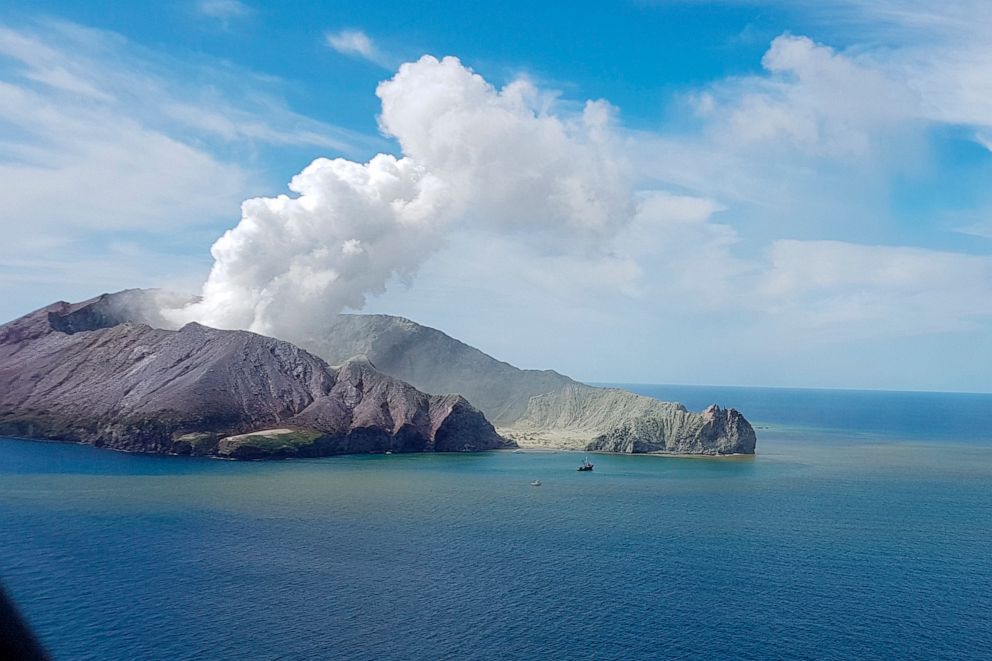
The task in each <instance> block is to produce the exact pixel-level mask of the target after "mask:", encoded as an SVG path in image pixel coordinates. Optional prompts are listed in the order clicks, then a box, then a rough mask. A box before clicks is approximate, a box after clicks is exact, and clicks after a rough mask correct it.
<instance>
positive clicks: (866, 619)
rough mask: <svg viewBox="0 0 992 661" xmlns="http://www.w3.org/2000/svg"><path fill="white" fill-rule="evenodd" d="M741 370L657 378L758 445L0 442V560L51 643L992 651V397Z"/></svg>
mask: <svg viewBox="0 0 992 661" xmlns="http://www.w3.org/2000/svg"><path fill="white" fill-rule="evenodd" d="M642 388H667V389H669V390H668V391H667V392H671V389H672V388H674V387H672V386H644V387H642ZM689 390H690V391H691V390H692V389H689ZM737 390H738V391H740V392H736V393H733V392H731V393H728V392H705V391H699V392H688V393H687V392H683V393H681V394H677V395H669V396H670V397H674V398H676V399H681V400H682V401H684V402H685V403H686V404H687V405H689V406H690V407H692V408H701V406H703V405H705V404H706V403H708V401H706V400H712V401H721V402H724V401H725V402H727V403H728V404H731V405H738V406H741V407H742V408H744V410H745V411H748V409H747V408H745V407H744V404H742V403H738V402H735V401H730V400H733V399H734V398H735V397H736V398H737V399H744V400H746V398H747V397H751V398H752V399H753V401H754V402H763V404H762V405H761V407H763V408H761V407H758V408H759V409H760V412H761V415H753V414H752V417H753V418H754V419H755V420H756V421H758V422H759V423H760V424H763V425H765V426H767V427H769V428H768V429H763V430H761V431H759V434H760V435H759V446H758V447H759V455H758V456H757V457H754V458H743V459H722V460H720V459H685V458H665V457H626V456H602V455H600V456H596V457H595V463H596V471H595V472H593V473H591V474H587V473H578V472H576V471H575V466H576V465H577V464H578V463H579V461H580V459H581V455H575V454H571V453H555V454H552V453H511V452H493V453H483V454H476V455H402V456H401V455H392V456H388V457H387V456H362V457H336V458H329V459H320V460H300V461H285V462H276V463H236V462H222V461H211V460H205V459H188V458H169V457H146V456H132V455H123V454H117V453H113V452H107V451H102V450H96V449H93V448H88V447H79V446H70V445H60V444H50V443H35V442H28V441H17V440H10V439H6V440H0V576H2V577H3V579H4V581H5V583H6V586H7V588H8V589H9V590H10V592H11V593H12V594H13V596H14V597H15V599H16V600H17V601H18V603H19V604H20V605H21V607H22V609H23V610H24V611H25V613H26V614H27V616H28V618H29V619H30V621H31V623H32V624H33V625H34V626H35V628H36V629H37V630H38V632H39V634H40V636H41V637H42V638H43V640H44V642H45V644H46V645H47V646H48V647H49V649H50V650H51V651H52V652H53V653H54V655H55V656H56V658H61V659H115V658H120V659H133V658H159V659H192V658H214V659H235V658H259V659H267V658H286V659H294V658H363V659H387V658H396V659H399V658H404V659H406V658H425V659H437V658H520V659H532V658H573V659H582V658H590V659H592V658H595V659H651V658H752V659H768V658H826V659H846V658H863V657H884V658H974V659H987V658H990V657H992V615H990V613H992V552H990V549H992V439H989V438H987V437H983V436H982V435H981V432H982V431H983V430H987V429H989V428H990V427H992V424H990V423H992V420H990V416H992V396H965V395H962V396H948V395H933V396H932V398H930V399H928V397H927V396H925V395H922V396H920V397H922V398H923V399H922V400H919V401H922V402H923V405H925V406H928V407H930V410H938V409H939V410H942V411H945V412H953V415H951V414H950V413H949V414H948V415H947V416H943V417H936V416H931V417H932V420H926V419H924V420H923V421H922V422H920V423H917V424H914V425H909V424H908V423H907V422H906V419H905V416H906V411H907V406H906V403H905V399H904V398H905V396H904V395H896V394H889V396H888V397H885V396H881V397H880V396H879V395H878V394H877V393H863V394H862V395H863V396H860V395H858V394H857V393H829V392H819V391H782V392H778V393H777V396H780V397H783V398H784V401H785V402H786V403H783V402H782V401H779V400H776V393H772V394H771V395H768V394H767V393H765V394H762V392H761V391H750V390H749V389H737ZM789 393H791V394H789ZM687 394H688V395H689V396H687ZM714 395H716V397H714ZM719 395H723V397H719ZM727 395H729V396H730V399H729V400H728V397H727ZM914 396H915V395H914ZM693 397H695V398H697V399H699V400H700V401H702V402H703V403H702V404H700V403H699V402H697V401H696V399H693ZM836 398H840V399H841V401H840V402H839V401H837V399H836ZM976 398H977V399H976ZM851 400H853V401H854V402H855V405H854V406H850V405H849V406H847V407H845V406H842V405H841V404H842V402H843V401H851ZM797 401H798V402H799V404H800V405H802V406H806V407H807V409H806V410H799V408H798V407H799V405H797V404H796V402H797ZM788 402H792V404H788ZM886 406H888V409H887V410H888V411H889V416H890V422H891V424H889V425H888V426H886V425H884V424H882V423H879V426H880V427H881V429H872V428H871V424H866V422H865V420H866V418H865V417H864V416H866V415H869V416H874V418H871V419H875V420H879V419H880V420H882V421H883V422H884V418H885V415H884V414H883V413H879V407H882V409H885V407H886ZM776 407H778V408H776ZM844 410H850V411H851V414H850V417H849V418H845V417H843V416H840V417H838V416H837V415H828V413H826V412H829V411H841V412H843V411H844ZM797 417H798V418H799V419H798V420H797ZM962 417H964V420H962V419H961V418H962ZM821 418H822V419H825V420H828V421H830V422H831V424H830V425H825V424H823V422H822V420H821ZM945 418H946V420H947V422H946V424H944V423H942V422H941V420H944V419H945ZM872 424H875V423H872ZM845 426H846V428H845ZM924 426H927V427H929V431H927V430H926V429H924V428H923V427H924ZM865 427H868V429H865ZM904 428H905V429H904ZM969 429H970V430H972V431H971V432H968V430H969ZM533 479H540V480H542V482H543V486H541V487H531V486H530V485H529V483H530V481H531V480H533Z"/></svg>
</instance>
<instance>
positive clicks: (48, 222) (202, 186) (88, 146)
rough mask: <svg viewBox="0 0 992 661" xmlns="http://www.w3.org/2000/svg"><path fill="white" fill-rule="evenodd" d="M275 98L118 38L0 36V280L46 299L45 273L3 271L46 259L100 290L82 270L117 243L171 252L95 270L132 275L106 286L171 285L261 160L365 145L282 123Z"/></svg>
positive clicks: (35, 29) (46, 26)
mask: <svg viewBox="0 0 992 661" xmlns="http://www.w3.org/2000/svg"><path fill="white" fill-rule="evenodd" d="M175 70H181V71H183V76H182V78H179V77H177V76H175V75H174V74H173V73H172V72H173V71H175ZM275 85H276V83H266V82H264V81H260V80H257V79H255V78H253V77H252V76H251V75H249V74H246V73H245V72H239V71H234V70H231V69H229V68H220V69H210V68H204V67H196V66H193V65H192V64H190V63H182V66H180V63H177V62H176V61H174V60H172V59H169V58H165V57H164V56H162V55H160V54H157V53H154V52H151V51H147V50H144V49H142V48H140V47H137V46H135V45H133V44H130V43H129V42H127V41H126V40H125V39H123V38H122V37H120V36H119V35H116V34H113V33H108V32H103V31H98V30H91V29H88V28H83V27H80V26H78V25H74V24H69V23H42V24H37V25H34V26H32V27H22V28H18V29H14V28H11V27H5V26H3V25H0V144H2V147H0V181H2V182H3V184H2V187H3V191H4V213H3V214H2V215H0V231H2V232H3V235H4V241H3V244H2V245H0V269H7V270H8V271H10V272H12V273H17V277H18V278H20V279H21V281H23V280H24V279H25V278H27V279H29V280H30V281H31V282H34V283H35V285H36V286H37V288H38V289H39V290H41V291H45V292H50V291H54V287H53V286H52V283H51V282H50V279H49V278H47V276H46V272H45V270H44V269H31V268H20V267H15V266H14V265H15V264H21V263H22V262H20V261H19V260H21V259H23V258H24V257H25V256H26V255H45V258H46V259H55V260H59V261H61V262H62V263H64V264H67V265H70V266H71V265H73V264H76V265H78V267H79V269H78V272H79V273H80V274H81V275H80V277H79V279H77V282H78V281H79V280H83V279H85V280H87V281H90V282H92V283H93V286H94V287H96V286H99V287H101V288H113V286H112V287H106V286H105V284H106V283H107V282H108V278H107V277H104V276H103V275H100V274H98V273H94V272H93V271H92V269H91V268H90V267H91V266H92V264H93V263H94V262H95V261H98V260H99V258H98V257H97V256H102V255H105V243H104V242H105V241H107V240H108V238H109V240H115V238H116V239H119V237H120V235H122V234H126V235H127V236H128V238H129V240H134V241H138V242H146V243H148V242H151V243H155V244H156V245H158V246H159V248H160V249H163V247H162V246H163V244H164V243H168V244H169V245H171V246H172V247H173V249H174V252H173V254H171V255H170V256H169V259H162V260H154V259H148V258H147V257H144V256H137V255H136V254H133V253H131V254H117V255H114V256H113V257H108V259H113V260H115V261H117V262H121V261H123V262H132V263H133V266H134V267H135V268H134V269H132V270H131V271H129V270H128V267H126V266H122V268H120V269H114V270H112V269H110V268H108V269H107V270H106V273H107V274H117V275H120V276H122V277H123V274H124V273H127V272H134V271H135V270H138V271H140V270H141V269H142V268H145V267H147V268H149V269H150V268H152V266H154V268H155V269H157V271H156V273H157V274H158V275H159V276H160V277H163V278H166V277H171V276H170V275H169V274H170V273H171V272H172V269H171V268H169V267H168V265H169V260H172V261H175V260H176V258H177V257H176V253H178V259H179V260H181V262H182V263H185V264H186V265H187V268H188V265H189V264H190V263H196V264H197V266H198V267H199V266H200V264H199V260H198V259H197V258H196V257H194V255H196V254H197V253H199V252H200V251H202V246H203V245H204V244H205V242H206V241H207V240H209V239H208V238H207V237H209V236H210V235H211V234H213V235H215V232H216V229H213V230H209V234H207V235H206V236H203V235H201V232H203V231H204V230H205V228H216V227H217V226H223V225H222V223H223V224H226V223H227V222H229V221H228V220H227V219H229V218H230V217H231V212H232V209H237V207H238V205H239V204H240V201H241V200H243V199H244V198H245V197H246V195H247V194H248V192H249V191H250V190H252V189H257V187H258V186H259V182H260V181H261V177H260V175H259V167H258V164H257V162H254V160H255V158H254V154H256V153H258V152H259V151H260V150H264V149H270V148H273V147H284V146H295V147H301V146H309V147H318V148H322V149H335V150H345V151H352V150H356V149H357V147H356V145H361V146H362V147H365V146H366V145H368V144H376V142H375V141H373V140H369V139H367V138H364V137H362V136H358V135H356V134H352V133H350V132H347V131H342V130H339V129H336V128H335V127H332V126H328V125H326V124H323V123H320V122H317V121H314V120H312V119H309V118H306V117H303V116H300V115H298V114H296V113H294V112H292V111H291V110H289V109H288V108H286V107H285V105H284V104H282V103H281V102H280V101H279V100H278V96H277V95H276V93H275V92H273V91H272V88H273V87H274V86H275ZM108 233H116V235H117V236H116V237H115V234H109V236H108ZM164 239H168V240H167V241H165V240H164ZM183 242H185V243H183ZM180 244H182V245H181V246H180ZM149 272H150V271H149ZM83 273H87V274H88V275H86V276H83V275H82V274H83ZM8 277H12V276H8ZM148 279H149V278H147V277H142V278H139V279H138V280H140V281H142V282H147V281H148ZM115 282H116V285H114V286H116V287H124V286H134V282H130V281H127V280H121V281H116V280H115ZM24 286H26V285H24ZM36 295H37V296H39V297H42V296H43V297H44V298H40V300H41V301H44V300H45V299H46V298H50V297H51V296H52V294H36ZM54 296H55V297H61V298H64V297H65V294H62V293H61V292H58V291H54Z"/></svg>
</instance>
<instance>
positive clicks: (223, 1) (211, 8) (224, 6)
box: [196, 0, 253, 23]
mask: <svg viewBox="0 0 992 661" xmlns="http://www.w3.org/2000/svg"><path fill="white" fill-rule="evenodd" d="M196 10H197V11H198V12H200V13H201V14H203V15H204V16H209V17H210V18H215V19H218V20H220V21H224V22H225V23H226V22H227V21H230V20H231V19H236V18H244V17H246V16H250V15H251V14H252V13H253V10H252V8H251V7H249V6H247V5H246V4H244V3H243V2H239V1H238V0H199V1H198V2H197V3H196Z"/></svg>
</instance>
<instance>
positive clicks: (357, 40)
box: [325, 29, 393, 69]
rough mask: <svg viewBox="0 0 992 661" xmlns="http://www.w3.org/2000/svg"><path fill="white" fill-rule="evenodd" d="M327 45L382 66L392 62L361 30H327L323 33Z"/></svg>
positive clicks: (390, 65) (389, 65) (390, 64)
mask: <svg viewBox="0 0 992 661" xmlns="http://www.w3.org/2000/svg"><path fill="white" fill-rule="evenodd" d="M325 39H326V40H327V45H328V46H330V47H331V48H333V49H334V50H336V51H337V52H339V53H341V54H342V55H348V56H350V57H359V58H362V59H364V60H368V61H369V62H372V63H373V64H377V65H379V66H381V67H384V68H387V69H388V68H391V67H392V64H393V63H392V62H391V60H390V58H388V57H386V56H385V55H384V54H383V53H382V51H380V50H379V47H378V46H376V44H375V42H374V41H372V38H371V37H369V36H368V35H367V34H365V32H364V31H362V30H353V29H346V30H341V31H340V32H328V33H327V34H326V35H325Z"/></svg>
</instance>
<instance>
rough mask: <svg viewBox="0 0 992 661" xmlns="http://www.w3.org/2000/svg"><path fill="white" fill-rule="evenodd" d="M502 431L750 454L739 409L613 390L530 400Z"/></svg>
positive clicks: (642, 448) (546, 439) (630, 449)
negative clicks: (693, 407) (697, 408)
mask: <svg viewBox="0 0 992 661" xmlns="http://www.w3.org/2000/svg"><path fill="white" fill-rule="evenodd" d="M507 433H508V434H509V435H510V436H511V437H513V438H515V439H517V440H518V441H519V442H520V443H522V444H530V445H541V444H553V445H558V446H560V447H566V448H572V449H580V448H582V449H586V450H590V451H602V452H623V453H641V452H656V453H678V454H712V455H719V454H753V453H754V447H755V440H756V439H755V434H754V430H753V429H752V428H751V425H750V424H749V423H748V422H747V420H745V419H744V416H742V415H741V414H740V413H738V412H737V411H735V410H733V409H729V410H725V409H721V408H720V407H718V406H716V405H713V406H710V407H709V408H708V409H706V410H705V411H703V412H702V413H693V412H691V411H688V410H687V409H686V408H685V407H684V406H682V405H681V404H677V403H673V402H662V401H659V400H657V399H653V398H651V397H644V396H642V395H636V394H634V393H631V392H627V391H626V390H620V389H618V388H594V387H591V386H586V385H581V384H580V385H577V386H566V387H564V388H561V389H559V390H557V391H555V392H552V393H548V394H546V395H541V396H538V397H534V398H532V399H531V400H530V405H529V406H528V408H527V412H526V413H525V415H524V416H523V417H522V418H521V419H520V420H518V421H517V422H516V424H514V425H513V427H512V428H510V429H509V430H508V431H507Z"/></svg>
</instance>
